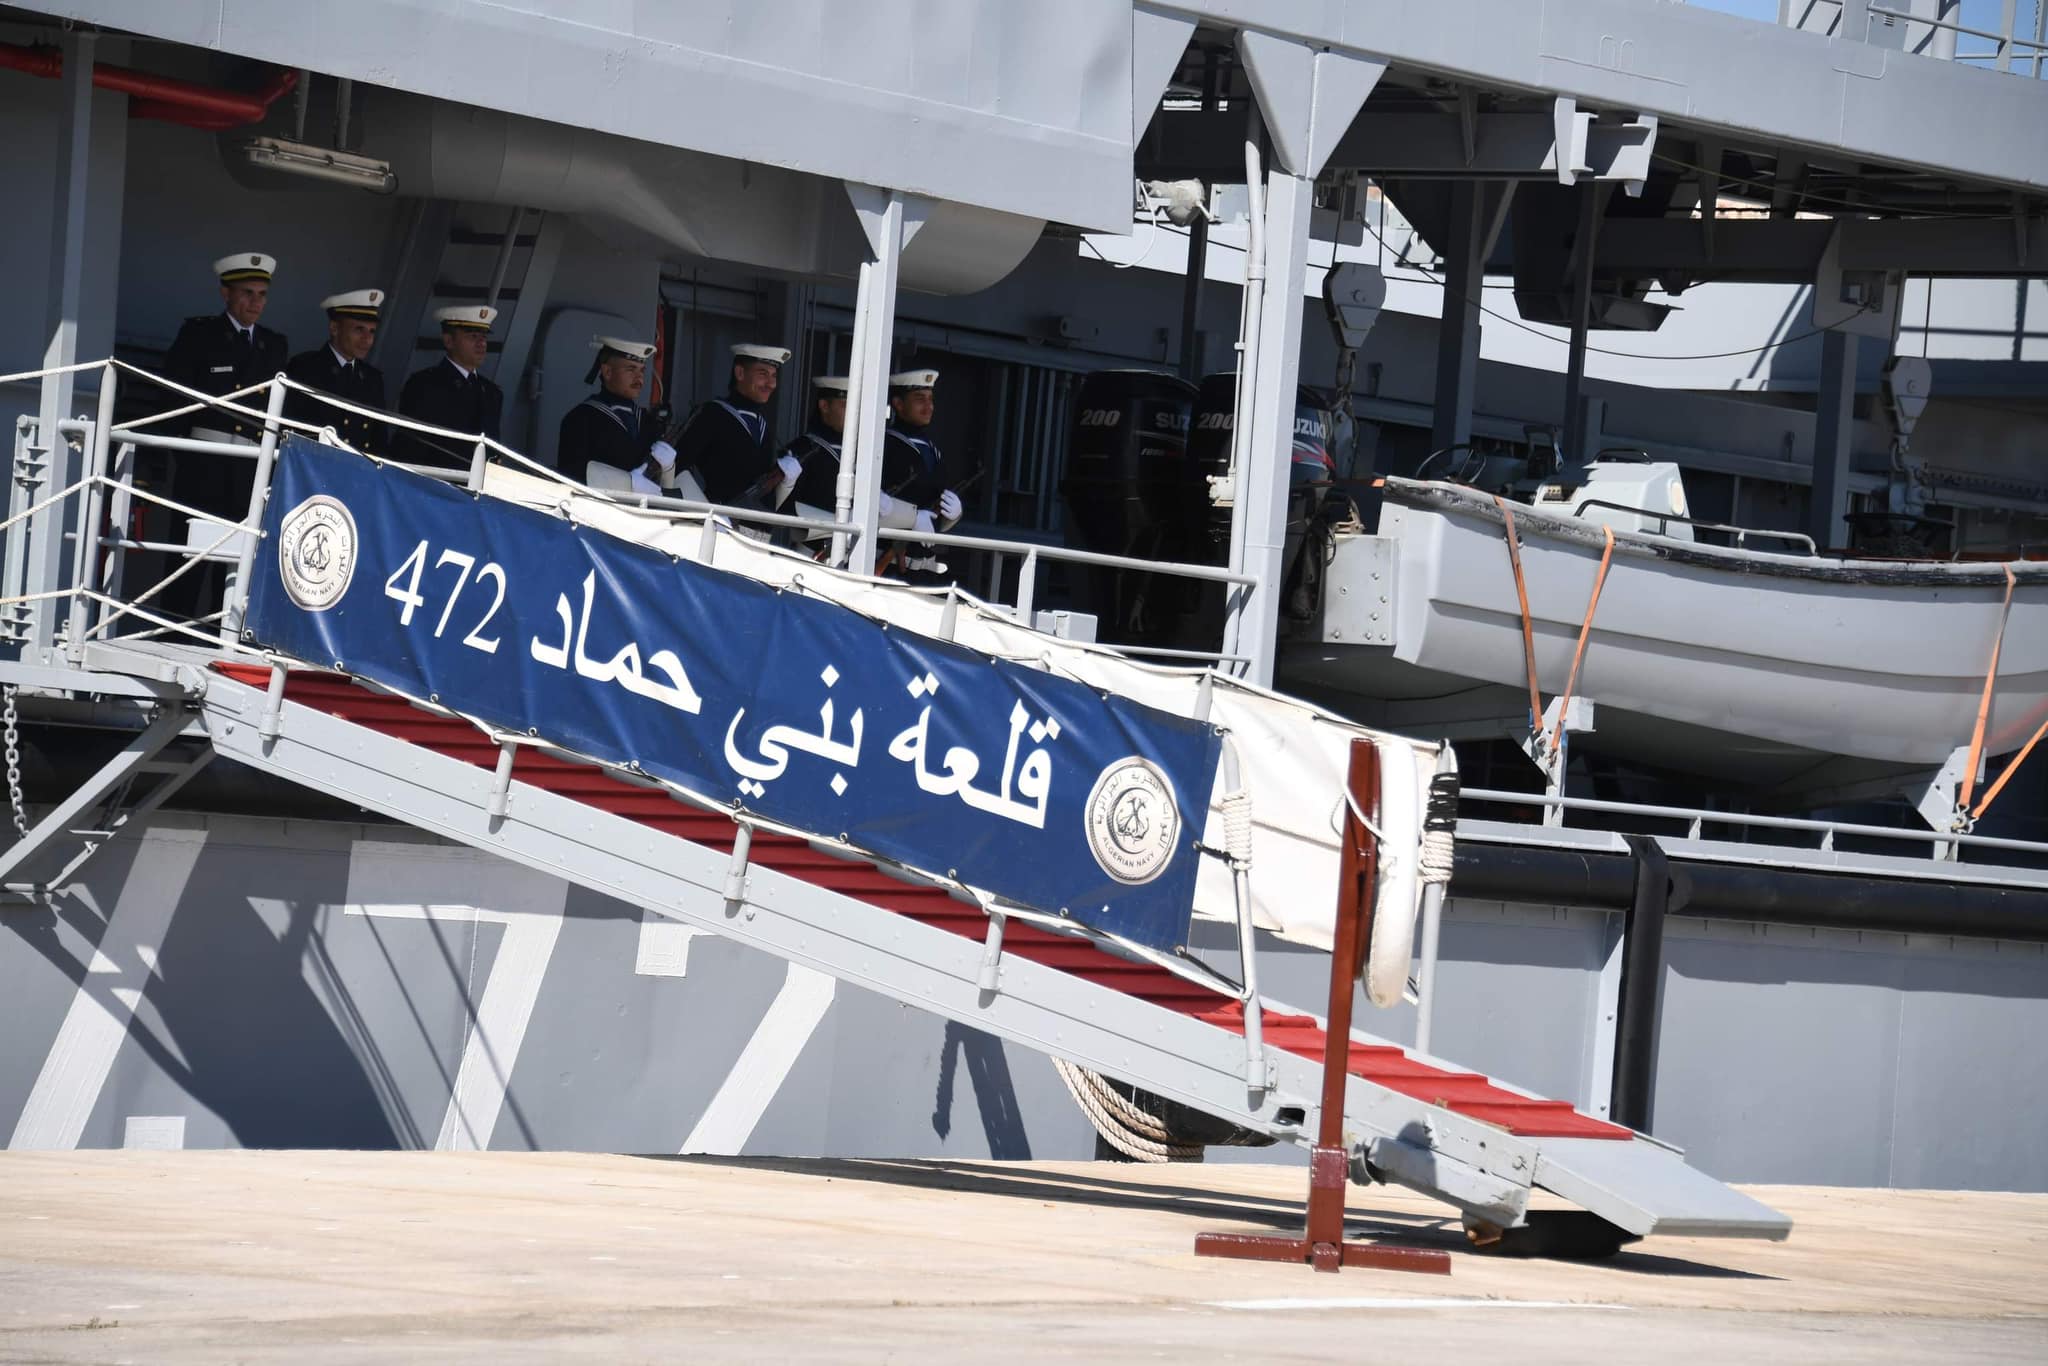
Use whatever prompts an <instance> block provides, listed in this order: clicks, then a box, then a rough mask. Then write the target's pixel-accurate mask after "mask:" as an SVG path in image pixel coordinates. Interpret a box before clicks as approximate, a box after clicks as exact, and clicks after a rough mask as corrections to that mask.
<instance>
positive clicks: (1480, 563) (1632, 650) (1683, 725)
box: [1283, 478, 2048, 792]
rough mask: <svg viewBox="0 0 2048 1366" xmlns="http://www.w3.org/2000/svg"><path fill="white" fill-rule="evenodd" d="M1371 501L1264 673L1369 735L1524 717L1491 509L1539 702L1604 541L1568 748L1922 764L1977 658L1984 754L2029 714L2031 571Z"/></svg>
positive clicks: (1972, 719) (1396, 482)
mask: <svg viewBox="0 0 2048 1366" xmlns="http://www.w3.org/2000/svg"><path fill="white" fill-rule="evenodd" d="M1384 492H1385V504H1384V507H1383V509H1382V512H1381V515H1380V519H1379V526H1378V531H1377V534H1370V535H1366V534H1359V535H1345V534H1341V533H1340V534H1339V535H1338V536H1337V537H1336V539H1335V543H1334V546H1333V557H1332V559H1331V563H1330V565H1329V569H1328V574H1327V579H1326V585H1325V591H1324V595H1323V610H1322V613H1321V616H1320V620H1319V622H1318V624H1317V626H1316V627H1315V628H1314V629H1313V630H1312V631H1311V632H1309V633H1308V635H1307V637H1306V638H1304V639H1298V640H1297V641H1296V642H1295V643H1294V644H1293V646H1292V647H1291V648H1290V651H1289V654H1288V656H1287V659H1286V662H1285V664H1284V665H1283V671H1284V672H1285V673H1286V675H1287V677H1288V680H1289V682H1290V684H1292V685H1295V686H1300V687H1305V688H1308V689H1311V690H1313V691H1314V692H1315V693H1317V694H1321V695H1326V696H1344V697H1346V698H1349V699H1373V701H1372V702H1371V703H1370V704H1369V705H1365V706H1362V707H1361V706H1356V705H1354V706H1350V707H1348V709H1349V710H1351V711H1352V712H1353V714H1358V715H1361V716H1370V717H1371V718H1372V719H1373V720H1375V721H1377V722H1379V723H1382V724H1389V725H1399V726H1402V727H1405V728H1411V729H1412V728H1414V727H1416V726H1419V725H1425V724H1428V723H1429V722H1431V721H1438V722H1442V723H1444V724H1445V725H1447V726H1450V725H1455V724H1458V723H1463V724H1465V725H1467V726H1469V725H1471V724H1472V723H1474V722H1476V721H1479V720H1481V719H1482V718H1485V717H1487V716H1493V717H1496V718H1504V717H1514V718H1520V717H1522V716H1523V715H1524V714H1526V712H1527V710H1528V703H1527V698H1528V677H1529V665H1528V662H1527V657H1526V655H1525V650H1524V633H1523V608H1522V605H1521V599H1520V596H1519V595H1518V593H1517V589H1516V574H1515V569H1514V565H1513V561H1512V558H1511V556H1510V554H1509V548H1508V537H1507V526H1506V522H1507V517H1508V516H1509V515H1512V518H1513V523H1514V529H1515V532H1516V539H1517V541H1518V543H1519V548H1520V560H1521V566H1522V575H1523V581H1524V583H1525V585H1526V590H1527V609H1526V610H1527V613H1528V618H1527V619H1528V625H1529V628H1530V636H1531V637H1532V638H1533V656H1534V666H1535V674H1536V679H1537V684H1538V687H1539V689H1540V692H1541V696H1542V699H1543V702H1544V704H1545V705H1546V706H1549V705H1552V704H1553V703H1554V701H1555V698H1556V697H1557V695H1558V694H1559V693H1560V692H1562V691H1563V690H1564V689H1565V688H1566V686H1567V679H1568V675H1569V674H1570V671H1571V668H1572V661H1573V656H1574V653H1575V651H1576V650H1577V648H1578V645H1579V641H1580V635H1581V628H1582V626H1585V625H1586V623H1587V621H1588V617H1587V605H1588V601H1589V598H1590V597H1591V596H1592V594H1593V591H1594V583H1595V580H1596V578H1597V577H1598V576H1599V574H1600V571H1601V564H1602V559H1603V553H1605V552H1606V551H1607V545H1608V540H1607V537H1608V535H1609V534H1610V533H1611V534H1612V538H1613V540H1612V552H1611V554H1610V555H1608V556H1607V558H1608V569H1607V573H1606V581H1605V584H1604V586H1603V589H1602V591H1601V593H1600V596H1599V601H1598V604H1597V607H1596V609H1595V610H1594V611H1593V613H1592V615H1591V618H1590V626H1589V627H1587V629H1586V632H1585V645H1584V651H1583V658H1582V661H1581V664H1580V668H1579V675H1578V679H1577V683H1576V688H1575V696H1578V697H1583V698H1585V699H1588V700H1590V701H1592V702H1593V703H1594V704H1595V706H1594V709H1593V716H1592V730H1591V731H1590V732H1589V733H1587V734H1584V735H1581V736H1578V737H1576V738H1575V739H1574V740H1573V741H1572V743H1574V744H1577V745H1585V746H1589V747H1592V748H1595V749H1597V750H1600V751H1602V752H1607V753H1612V754H1616V755H1619V756H1623V757H1627V758H1630V759H1632V760H1634V761H1637V762H1641V763H1647V764H1652V765H1656V766H1660V767H1667V768H1673V769H1679V770H1684V771H1687V772H1693V773H1701V774H1706V775H1708V776H1712V777H1717V778H1722V779H1731V780H1737V781H1746V782H1754V783H1759V784H1766V785H1770V786H1774V787H1780V788H1786V789H1789V790H1794V791H1807V792H1813V791H1818V790H1822V789H1826V788H1830V787H1839V786H1841V785H1843V784H1847V783H1853V782H1860V781H1864V780H1868V779H1872V778H1881V777H1884V776H1886V775H1904V774H1907V773H1915V772H1917V773H1920V774H1926V773H1927V772H1928V771H1929V770H1935V769H1939V768H1941V767H1942V766H1943V765H1944V764H1947V763H1949V762H1950V761H1951V760H1952V759H1953V758H1954V757H1955V756H1956V755H1957V752H1958V751H1963V752H1967V751H1968V749H1969V747H1970V744H1971V740H1972V734H1973V731H1974V729H1975V726H1976V722H1977V713H1978V708H1979V703H1980V700H1981V699H1982V697H1983V695H1984V684H1985V675H1986V672H1987V669H1988V667H1989V665H1990V664H1991V660H1992V654H1993V649H1994V646H1995V645H1996V646H2000V649H2001V654H2000V659H1999V665H1998V671H1997V677H1996V679H1995V682H1994V685H1993V688H1992V691H1991V701H1990V707H1989V711H1988V715H1987V718H1986V722H1985V726H1984V734H1983V742H1982V746H1981V750H1982V753H1983V754H1984V755H1986V756H1991V755H2000V754H2005V753H2010V752H2012V751H2014V750H2016V749H2018V748H2019V747H2020V746H2021V745H2023V744H2024V743H2026V741H2027V739H2028V737H2029V736H2030V735H2032V734H2033V733H2034V731H2035V729H2036V728H2037V727H2039V726H2040V725H2041V724H2042V722H2043V720H2044V718H2048V563H2030V562H2015V563H2012V564H1999V563H1949V562H1921V561H1899V560H1864V559H1841V558H1833V557H1828V556H1823V555H1813V554H1786V553H1779V552H1776V551H1763V550H1755V549H1748V548H1743V547H1740V546H1720V545H1709V544H1705V543H1701V542H1698V541H1695V540H1693V539H1691V529H1690V526H1688V525H1686V524H1684V523H1682V522H1679V521H1678V520H1676V519H1671V520H1670V521H1669V522H1668V525H1670V526H1671V527H1673V528H1674V529H1675V530H1682V531H1683V536H1682V537H1681V536H1680V535H1667V534H1658V533H1657V532H1654V531H1645V530H1632V529H1625V528H1623V529H1617V528H1615V527H1614V526H1611V525H1603V524H1602V523H1601V522H1600V521H1596V520H1593V519H1592V518H1589V517H1588V516H1585V515H1574V513H1573V512H1571V511H1569V510H1563V509H1560V508H1557V507H1544V506H1532V505H1530V504H1527V503H1520V502H1515V501H1512V500H1508V499H1498V500H1497V499H1496V498H1495V497H1494V496H1493V495H1492V494H1489V493H1486V492H1483V491H1480V490H1478V489H1473V488H1468V487H1465V486H1462V485H1457V484H1449V483H1437V482H1416V481H1413V480H1407V479H1392V478H1390V479H1388V480H1386V481H1385V485H1384ZM1674 510H1676V509H1674ZM1584 511H1585V509H1584V506H1583V505H1582V506H1581V513H1583V512H1584ZM1652 516H1654V514H1652ZM1608 520H1609V521H1613V520H1615V519H1614V518H1612V517H1609V518H1608ZM1620 520H1623V521H1624V522H1626V521H1628V520H1630V519H1627V518H1623V519H1620ZM2009 584H2010V592H2008V585H2009ZM2001 623H2002V637H2001ZM1952 771H1953V770H1952Z"/></svg>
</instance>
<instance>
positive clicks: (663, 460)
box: [648, 441, 676, 470]
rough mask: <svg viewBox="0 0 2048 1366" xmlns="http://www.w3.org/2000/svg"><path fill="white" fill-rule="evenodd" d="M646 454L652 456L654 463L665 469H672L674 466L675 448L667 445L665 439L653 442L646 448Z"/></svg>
mask: <svg viewBox="0 0 2048 1366" xmlns="http://www.w3.org/2000/svg"><path fill="white" fill-rule="evenodd" d="M648 454H649V455H652V456H653V457H654V463H655V464H657V465H659V466H661V467H662V468H663V469H665V470H672V469H674V468H675V467H676V448H675V447H674V446H671V445H669V444H668V442H666V441H657V442H655V443H654V444H653V445H652V446H650V447H649V448H648Z"/></svg>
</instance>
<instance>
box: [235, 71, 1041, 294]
mask: <svg viewBox="0 0 2048 1366" xmlns="http://www.w3.org/2000/svg"><path fill="white" fill-rule="evenodd" d="M365 115H366V117H365V118H364V121H363V138H362V145H361V149H360V150H361V151H362V152H363V153H364V154H366V155H369V156H373V157H377V158H379V159H381V160H384V161H388V162H390V163H391V166H392V169H393V170H394V171H395V172H396V173H397V176H398V191H399V193H400V194H406V195H417V196H420V197H423V198H433V199H450V200H458V201H464V202H470V203H482V204H503V205H506V206H508V207H509V206H511V205H515V204H523V205H525V206H527V207H528V208H534V209H542V210H545V211H547V212H549V213H567V214H573V215H576V216H578V217H579V218H581V219H583V220H584V221H585V222H586V224H587V225H588V226H589V227H590V228H591V229H592V230H593V231H596V232H597V233H598V234H599V235H600V236H603V237H606V238H607V239H609V240H612V241H615V242H617V243H618V244H619V245H621V246H628V245H635V246H642V247H646V246H651V247H653V248H654V250H655V251H656V252H657V253H659V254H664V255H667V254H678V255H689V256H698V257H707V258H710V259H714V260H720V261H731V262H736V263H739V264H743V265H750V266H756V267H760V268H762V269H766V270H775V271H787V272H790V273H791V274H796V275H803V276H811V277H828V278H837V279H852V278H853V277H854V276H855V275H856V274H857V273H858V271H859V268H860V262H861V260H862V256H863V252H864V245H863V244H864V239H863V238H862V236H861V231H860V224H859V221H858V220H857V219H856V218H855V217H854V213H853V206H852V204H851V203H850V202H849V201H848V199H847V197H846V192H845V190H844V189H843V188H842V187H841V185H840V183H839V182H837V181H834V180H828V179H825V178H824V177H821V176H815V175H808V174H804V173H801V172H797V171H790V170H786V169H783V168H781V167H777V166H766V165H760V164H756V163H752V162H743V161H736V160H733V159H732V158H730V157H721V156H713V155H711V154H709V153H706V152H695V151H690V150H688V149H685V148H677V147H666V146H662V145H659V144H656V143H651V142H641V141H636V140H634V139H632V138H626V137H620V136H618V135H616V134H612V133H603V132H597V131H595V130H592V129H587V128H574V127H570V126H569V125H567V124H559V123H549V122H546V121H544V120H541V119H530V118H523V117H520V116H518V115H512V114H503V113H499V112H496V111H494V110H488V109H478V108H475V107H473V106H469V105H459V104H452V103H448V102H445V101H440V100H433V99H428V98H425V97H423V96H418V95H409V94H405V93H402V92H398V91H378V92H377V94H376V98H375V100H374V102H372V103H371V105H370V107H369V108H368V109H367V110H366V111H365ZM223 151H224V152H227V151H228V147H227V145H224V147H223ZM240 162H241V158H240V156H239V155H237V154H233V153H230V154H228V155H227V164H228V165H229V167H230V168H231V170H234V171H235V173H236V175H237V178H238V179H241V180H243V181H244V183H247V184H251V185H263V186H266V187H269V186H275V185H276V184H278V183H279V182H278V181H277V180H276V179H275V178H273V177H270V176H264V175H262V174H261V173H258V172H251V171H249V170H248V169H247V168H246V166H243V165H240V164H239V163H240ZM259 177H260V178H259ZM1044 227H1045V224H1044V221H1043V220H1041V219H1035V218H1024V217H1020V216H1018V215H1016V214H1008V213H1000V212H997V211H995V210H992V209H980V208H974V207H971V206H968V205H964V204H952V203H939V204H935V205H934V206H933V209H932V212H931V216H930V217H929V218H928V219H927V220H926V223H925V225H924V228H923V229H922V230H921V231H920V232H919V233H918V234H917V236H916V237H915V238H914V239H912V241H911V244H910V245H909V246H908V247H907V248H906V249H905V250H904V253H903V265H902V276H901V280H902V284H903V287H904V288H906V289H915V290H922V291H924V292H926V293H931V294H968V293H972V292H974V291H976V290H981V289H986V288H988V287H989V286H990V285H992V284H994V283H995V282H996V281H998V280H1000V279H1002V278H1003V277H1004V276H1005V275H1008V274H1009V273H1010V272H1011V271H1012V270H1014V269H1015V268H1016V267H1017V264H1018V263H1019V262H1021V261H1022V260H1023V259H1024V257H1025V255H1026V253H1028V252H1029V251H1030V250H1031V248H1032V246H1033V245H1034V244H1035V243H1036V242H1037V241H1038V238H1039V235H1040V233H1041V232H1043V230H1044Z"/></svg>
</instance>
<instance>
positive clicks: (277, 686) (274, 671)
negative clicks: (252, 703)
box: [256, 660, 288, 742]
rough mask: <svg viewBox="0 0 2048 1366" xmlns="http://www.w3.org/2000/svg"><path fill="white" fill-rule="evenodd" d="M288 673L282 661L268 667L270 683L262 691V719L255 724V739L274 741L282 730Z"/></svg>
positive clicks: (273, 662)
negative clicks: (285, 685)
mask: <svg viewBox="0 0 2048 1366" xmlns="http://www.w3.org/2000/svg"><path fill="white" fill-rule="evenodd" d="M287 677H288V671H287V670H286V668H285V666H284V661H283V660H274V661H272V663H271V665H270V683H269V685H268V686H267V687H265V688H264V690H263V718H262V719H261V720H260V721H258V722H257V723H256V738H257V739H259V740H263V741H266V742H267V741H271V740H275V739H276V738H277V737H278V735H279V734H280V733H281V732H282V731H283V729H284V684H285V679H286V678H287Z"/></svg>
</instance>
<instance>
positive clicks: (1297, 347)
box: [1223, 169, 1314, 687]
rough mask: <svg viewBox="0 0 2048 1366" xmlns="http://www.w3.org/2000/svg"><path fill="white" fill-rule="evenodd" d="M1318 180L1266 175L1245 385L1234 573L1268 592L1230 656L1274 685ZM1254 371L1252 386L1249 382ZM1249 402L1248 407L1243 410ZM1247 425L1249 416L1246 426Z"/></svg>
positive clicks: (1241, 621) (1236, 623)
mask: <svg viewBox="0 0 2048 1366" xmlns="http://www.w3.org/2000/svg"><path fill="white" fill-rule="evenodd" d="M1313 188H1314V187H1313V182H1312V181H1310V180H1309V179H1308V178H1306V177H1304V176H1296V175H1289V174H1287V173H1286V172H1284V171H1280V170H1277V169H1276V170H1274V171H1272V172H1271V173H1270V174H1269V175H1268V176H1267V177H1266V205H1265V232H1264V241H1263V243H1262V244H1261V245H1262V247H1263V251H1264V257H1265V260H1264V275H1265V278H1264V281H1263V284H1262V287H1261V294H1262V296H1263V297H1262V298H1261V300H1260V302H1259V305H1258V318H1257V332H1256V338H1255V340H1256V345H1255V346H1249V347H1248V350H1247V360H1246V365H1247V369H1246V370H1241V371H1240V372H1239V382H1238V388H1239V389H1240V391H1242V390H1244V389H1246V388H1247V387H1249V388H1250V390H1251V395H1252V398H1251V404H1250V407H1251V412H1250V423H1249V429H1248V431H1247V432H1246V438H1245V440H1244V442H1243V443H1242V451H1243V457H1242V459H1241V460H1240V461H1239V463H1238V466H1237V488H1236V498H1237V506H1236V508H1235V510H1234V515H1233V516H1232V518H1231V523H1230V544H1231V568H1233V569H1235V570H1236V571H1238V572H1239V573H1241V574H1250V575H1253V576H1254V577H1256V578H1257V580H1258V587H1257V588H1256V589H1255V590H1254V591H1253V592H1252V594H1251V597H1250V600H1249V601H1248V602H1246V603H1245V604H1244V606H1243V607H1242V608H1241V609H1240V610H1239V611H1238V612H1237V613H1236V615H1235V617H1234V618H1233V619H1232V624H1231V629H1230V630H1229V631H1228V633H1227V635H1226V638H1225V640H1224V643H1223V652H1224V653H1225V654H1237V655H1243V656H1245V657H1246V658H1247V659H1248V660H1250V661H1251V662H1250V665H1249V667H1248V668H1247V671H1246V676H1247V677H1248V678H1249V679H1250V680H1251V681H1252V682H1254V683H1256V684H1258V685H1259V686H1261V687H1270V686H1271V685H1272V682H1273V652H1274V640H1275V637H1276V636H1277V635H1278V633H1279V630H1280V591H1279V590H1280V581H1281V578H1282V575H1283V573H1284V571H1285V568H1286V565H1285V558H1284V557H1285V553H1286V543H1287V494H1288V483H1289V480H1290V478H1291V476H1292V473H1293V451H1294V391H1295V387H1296V384H1297V382H1298V380H1299V378H1300V375H1301V309H1302V302H1301V291H1302V279H1303V276H1304V274H1305V272H1306V268H1307V261H1308V228H1309V196H1310V191H1311V190H1312V189H1313ZM1247 374H1249V385H1248V386H1247V382H1246V376H1247ZM1242 408H1243V403H1242V400H1240V411H1242ZM1240 420H1242V419H1240Z"/></svg>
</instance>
